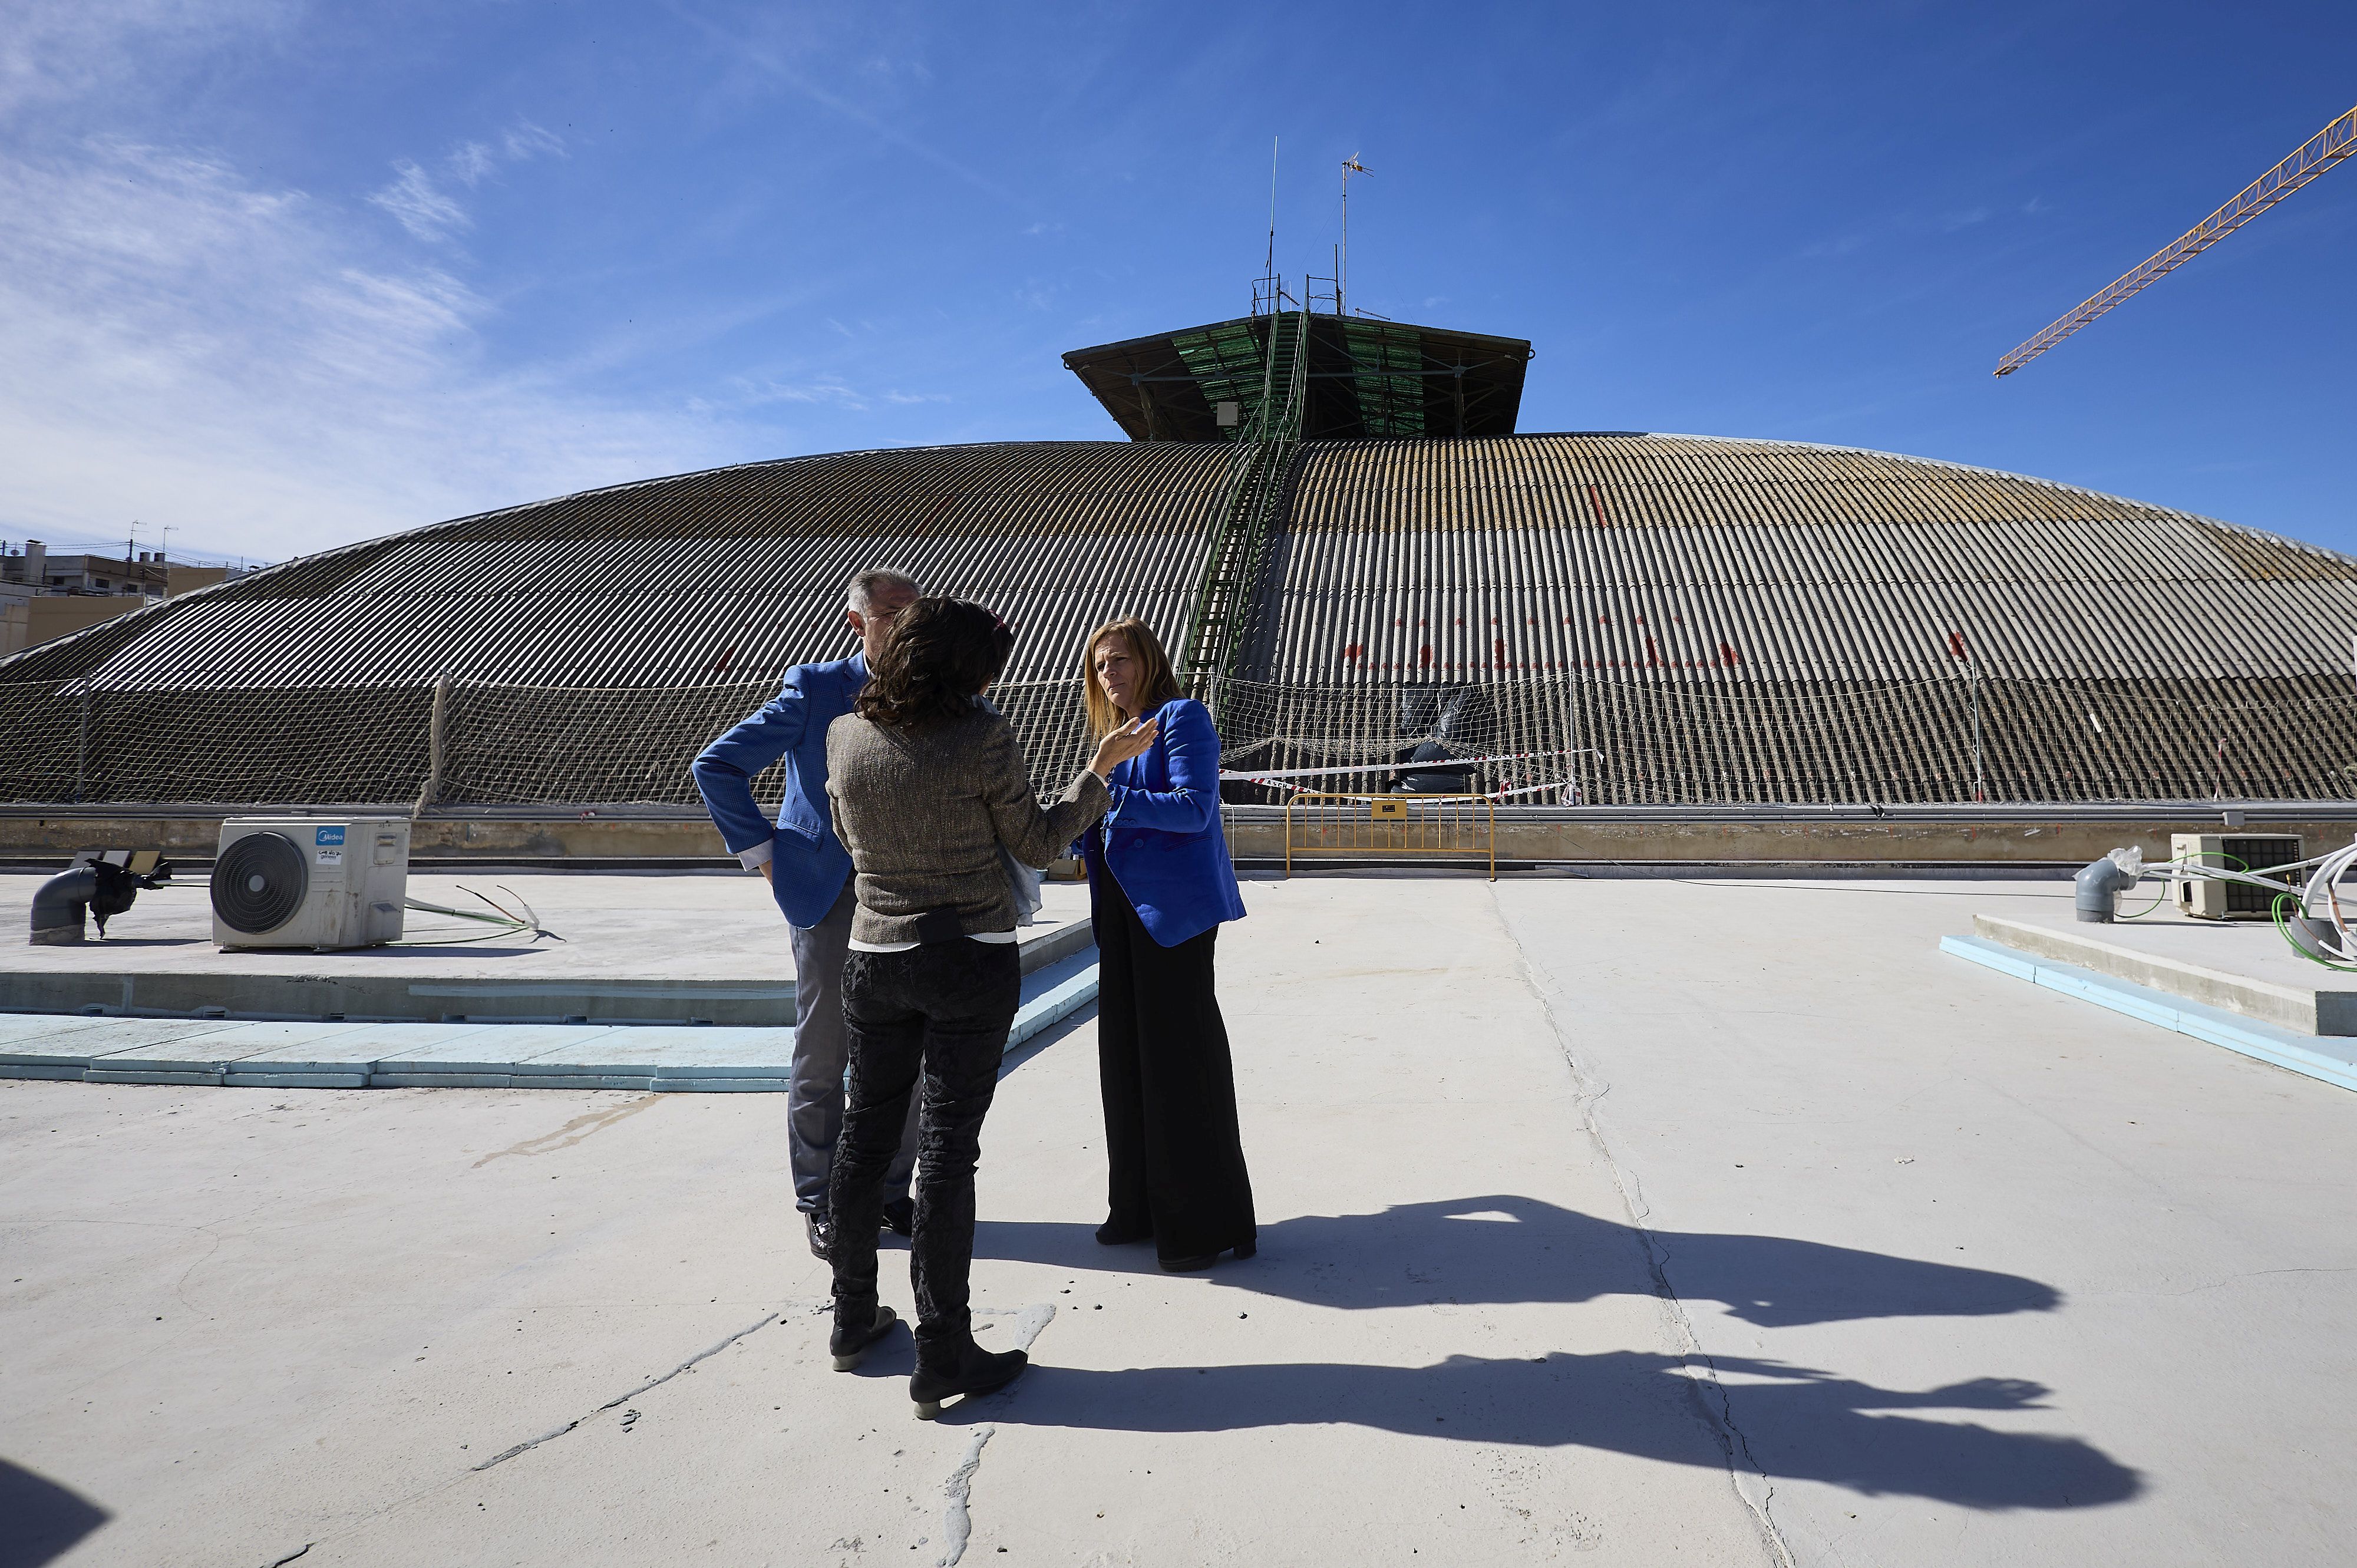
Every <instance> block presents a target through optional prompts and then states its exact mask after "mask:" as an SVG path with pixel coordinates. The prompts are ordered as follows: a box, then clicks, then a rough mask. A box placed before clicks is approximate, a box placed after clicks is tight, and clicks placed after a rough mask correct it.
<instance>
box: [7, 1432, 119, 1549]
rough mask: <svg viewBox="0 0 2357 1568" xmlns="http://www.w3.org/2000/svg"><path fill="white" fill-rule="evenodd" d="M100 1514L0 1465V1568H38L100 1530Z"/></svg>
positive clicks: (49, 1484)
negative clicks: (92, 1531)
mask: <svg viewBox="0 0 2357 1568" xmlns="http://www.w3.org/2000/svg"><path fill="white" fill-rule="evenodd" d="M107 1518H108V1515H107V1512H106V1510H105V1509H102V1508H100V1507H99V1506H98V1505H97V1504H96V1503H93V1502H91V1500H90V1499H88V1498H84V1497H81V1495H79V1494H78V1493H74V1492H70V1491H68V1490H67V1489H66V1488H65V1487H60V1486H59V1485H58V1484H57V1483H56V1482H55V1481H52V1480H49V1479H48V1478H46V1477H40V1476H37V1475H35V1474H33V1472H32V1471H30V1470H27V1469H25V1468H23V1467H22V1466H16V1465H11V1464H10V1463H8V1461H7V1460H5V1459H0V1568H39V1565H40V1564H41V1563H50V1562H54V1561H56V1560H57V1559H58V1558H60V1557H62V1556H64V1555H65V1554H66V1553H67V1552H69V1551H70V1550H72V1548H73V1545H74V1543H75V1542H76V1541H80V1540H81V1538H82V1537H84V1536H86V1535H88V1534H89V1533H90V1532H91V1530H96V1529H97V1528H98V1527H99V1526H100V1525H102V1524H104V1523H105V1522H106V1520H107Z"/></svg>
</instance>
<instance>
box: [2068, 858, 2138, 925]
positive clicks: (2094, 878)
mask: <svg viewBox="0 0 2357 1568" xmlns="http://www.w3.org/2000/svg"><path fill="white" fill-rule="evenodd" d="M2071 886H2072V891H2073V893H2074V895H2075V897H2074V900H2073V901H2074V903H2075V904H2076V906H2077V910H2078V916H2079V918H2080V919H2081V920H2083V921H2084V922H2086V923H2087V924H2089V925H2100V926H2108V925H2110V924H2111V923H2112V918H2113V916H2114V915H2115V913H2117V911H2118V907H2119V897H2120V895H2121V894H2123V893H2125V892H2126V891H2127V890H2128V889H2129V888H2131V887H2133V886H2136V878H2135V877H2133V876H2130V875H2128V874H2127V873H2126V871H2123V870H2122V869H2120V864H2119V862H2117V861H2115V860H2114V859H2113V858H2112V857H2111V856H2110V855H2105V856H2104V858H2103V859H2101V860H2098V861H2096V862H2094V863H2093V864H2092V865H2087V866H2084V867H2083V868H2081V870H2080V872H2079V875H2076V876H2074V877H2072V879H2071Z"/></svg>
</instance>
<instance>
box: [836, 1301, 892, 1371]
mask: <svg viewBox="0 0 2357 1568" xmlns="http://www.w3.org/2000/svg"><path fill="white" fill-rule="evenodd" d="M899 1321H900V1318H899V1314H898V1313H895V1312H894V1311H893V1310H892V1309H891V1308H890V1307H888V1306H887V1305H884V1304H883V1303H882V1302H880V1301H879V1302H877V1304H876V1321H875V1322H873V1323H871V1324H869V1325H868V1326H867V1327H866V1329H865V1330H859V1329H854V1330H852V1331H850V1332H848V1333H846V1332H845V1331H844V1330H843V1329H842V1328H840V1327H837V1328H836V1329H835V1331H834V1333H833V1334H832V1335H829V1336H828V1337H827V1341H826V1348H827V1354H829V1355H831V1356H833V1357H834V1369H835V1370H836V1371H838V1372H847V1371H849V1370H851V1369H853V1368H854V1367H856V1366H857V1365H859V1363H860V1362H861V1361H862V1360H863V1359H866V1355H867V1348H868V1347H869V1346H870V1345H873V1344H875V1343H876V1341H877V1340H878V1339H881V1338H883V1337H884V1336H886V1335H887V1334H889V1333H891V1332H892V1326H893V1325H894V1324H896V1323H898V1322H899Z"/></svg>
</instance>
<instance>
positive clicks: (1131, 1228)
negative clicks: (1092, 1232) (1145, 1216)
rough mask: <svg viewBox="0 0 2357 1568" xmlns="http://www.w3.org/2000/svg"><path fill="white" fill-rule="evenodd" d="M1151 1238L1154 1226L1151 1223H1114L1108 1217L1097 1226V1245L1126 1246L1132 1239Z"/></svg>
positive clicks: (1148, 1239)
mask: <svg viewBox="0 0 2357 1568" xmlns="http://www.w3.org/2000/svg"><path fill="white" fill-rule="evenodd" d="M1153 1239H1154V1227H1153V1226H1151V1225H1116V1224H1114V1222H1113V1221H1112V1220H1110V1219H1108V1220H1106V1221H1105V1222H1104V1223H1103V1224H1102V1225H1100V1226H1098V1227H1097V1245H1098V1246H1100V1247H1126V1246H1128V1245H1129V1244H1130V1243H1131V1242H1132V1241H1150V1240H1153Z"/></svg>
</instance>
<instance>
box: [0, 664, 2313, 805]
mask: <svg viewBox="0 0 2357 1568" xmlns="http://www.w3.org/2000/svg"><path fill="white" fill-rule="evenodd" d="M775 693H776V682H775V680H774V678H770V679H765V680H757V681H737V682H714V683H705V684H699V685H693V686H640V687H586V686H519V685H499V684H475V683H467V682H457V683H450V684H447V685H444V686H443V687H441V688H440V689H439V690H438V691H437V690H436V688H435V687H433V686H368V687H357V686H355V687H316V688H302V689H256V690H198V691H123V690H109V689H99V688H96V687H93V686H90V685H87V684H84V683H81V682H53V681H52V682H16V683H13V684H0V800H6V801H9V802H15V803H19V804H48V803H60V802H73V801H84V802H169V801H188V802H217V803H229V804H254V805H261V804H276V805H293V804H356V803H371V804H387V803H399V804H403V805H404V806H407V805H414V804H423V805H425V806H426V807H429V808H430V807H435V806H443V807H465V806H498V805H511V806H559V805H567V806H569V805H604V804H643V805H651V806H665V805H668V806H679V807H693V806H694V805H695V804H696V803H697V796H696V792H695V787H694V780H693V779H692V778H691V776H690V774H689V771H688V765H689V764H690V762H692V761H693V759H694V757H695V755H696V753H697V752H698V751H700V750H702V749H703V747H704V746H705V745H707V744H709V743H710V741H711V740H712V739H713V738H715V737H716V736H718V735H720V734H722V733H724V732H725V731H726V729H727V728H728V727H729V726H730V725H733V724H735V723H736V722H737V720H739V719H741V718H743V717H744V716H746V715H747V714H750V713H752V712H754V711H755V710H757V709H758V708H759V707H760V706H761V704H762V703H765V702H767V701H768V700H769V699H770V697H771V696H773V695H774V694H775ZM1208 695H1209V698H1210V700H1211V704H1212V707H1213V712H1214V715H1215V717H1216V719H1217V722H1218V724H1219V727H1220V732H1221V736H1222V769H1223V771H1224V772H1225V773H1226V774H1227V775H1228V779H1227V782H1226V786H1225V791H1224V792H1225V793H1226V795H1227V797H1228V799H1230V800H1234V801H1239V802H1243V801H1254V800H1264V801H1275V800H1281V799H1283V798H1284V797H1285V796H1286V794H1289V793H1295V792H1299V791H1304V790H1315V791H1323V792H1332V793H1364V794H1381V793H1385V792H1388V791H1390V790H1393V789H1398V788H1401V787H1403V786H1404V785H1405V786H1406V787H1410V788H1420V789H1433V788H1434V787H1435V786H1436V782H1437V783H1438V784H1440V785H1450V786H1455V787H1458V788H1461V789H1464V790H1466V791H1468V792H1475V793H1482V794H1488V795H1491V796H1493V797H1495V798H1496V799H1497V800H1498V801H1499V803H1500V804H1501V806H1512V805H1517V804H1523V805H1544V806H1563V805H1660V806H1738V805H1775V804H1823V805H1836V804H1875V803H1889V804H1907V803H1968V802H1972V801H1975V800H1980V801H1988V802H2067V801H2135V800H2204V799H2214V798H2221V797H2223V798H2231V799H2243V800H2350V799H2357V697H2352V693H2351V692H2350V691H2349V690H2347V689H2346V682H2338V681H2334V680H2332V679H2330V678H2326V677H2300V678H2279V679H2244V680H2214V681H2193V680H2180V681H2139V682H2131V681H2064V680H2035V679H2020V678H2010V677H2008V678H1996V677H1986V678H1978V679H1975V678H1969V677H1965V676H1957V677H1954V678H1948V679H1929V680H1918V681H1887V682H1823V681H1820V682H1771V681H1752V682H1702V681H1695V682H1678V681H1660V682H1647V681H1617V680H1597V679H1587V678H1578V677H1560V678H1555V677H1548V678H1537V677H1534V678H1528V679H1519V680H1508V681H1495V682H1465V683H1454V684H1452V683H1438V682H1396V683H1389V684H1386V683H1381V682H1366V683H1361V684H1354V685H1338V686H1308V685H1282V684H1256V683H1252V682H1227V683H1225V684H1224V685H1222V687H1220V688H1219V689H1217V690H1215V691H1213V692H1211V693H1208ZM991 696H992V700H993V701H994V702H995V703H996V704H997V705H998V707H999V709H1000V711H1001V712H1002V713H1004V714H1006V717H1007V719H1008V721H1009V722H1010V723H1011V724H1012V725H1014V726H1015V729H1016V733H1017V738H1018V739H1019V741H1020V742H1021V744H1022V746H1023V747H1024V751H1025V754H1026V756H1027V757H1028V758H1029V761H1030V764H1031V768H1032V772H1033V776H1034V779H1035V781H1036V782H1037V783H1038V784H1039V787H1040V788H1041V789H1043V790H1051V789H1059V788H1060V787H1061V786H1062V784H1063V783H1064V782H1065V780H1067V779H1069V778H1070V777H1071V774H1072V772H1073V771H1074V770H1076V769H1077V768H1079V767H1080V766H1081V765H1082V762H1083V761H1085V759H1086V757H1087V756H1088V750H1089V745H1090V737H1089V735H1088V729H1087V724H1086V718H1085V714H1084V712H1083V708H1082V700H1081V690H1080V686H1079V683H1078V682H1077V681H1072V680H1060V681H1048V682H1029V683H1024V684H1011V685H1006V686H1002V687H998V688H996V689H994V691H993V692H992V693H991ZM779 789H780V779H779V777H778V775H777V774H776V773H775V772H774V770H773V771H772V772H771V773H770V774H769V775H766V776H764V777H763V778H762V779H759V780H757V783H756V792H757V795H758V796H759V798H760V799H761V800H763V801H764V802H765V803H768V804H774V802H775V800H776V797H777V793H778V790H779Z"/></svg>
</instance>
